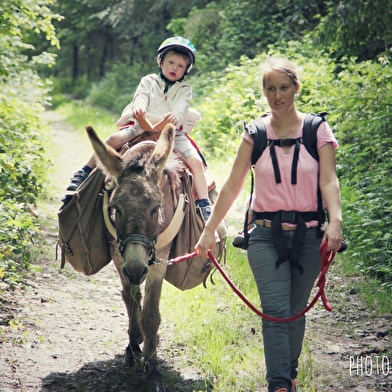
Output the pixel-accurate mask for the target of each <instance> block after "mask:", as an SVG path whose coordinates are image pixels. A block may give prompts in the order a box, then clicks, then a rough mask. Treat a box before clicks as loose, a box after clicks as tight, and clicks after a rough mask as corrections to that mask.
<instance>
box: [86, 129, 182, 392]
mask: <svg viewBox="0 0 392 392" xmlns="http://www.w3.org/2000/svg"><path fill="white" fill-rule="evenodd" d="M86 130H87V133H88V135H89V138H90V141H91V143H92V145H93V148H94V150H95V153H96V157H97V160H98V162H99V164H100V166H101V167H102V168H103V170H104V172H105V173H106V174H110V175H111V176H112V178H114V179H115V181H116V182H117V186H116V188H115V190H114V192H113V194H112V196H111V199H110V207H111V209H112V210H113V211H114V217H113V219H114V222H115V227H116V232H117V242H118V244H116V243H113V244H111V255H112V258H113V261H114V264H115V266H116V268H117V270H118V272H119V275H120V278H121V283H122V287H123V289H122V297H123V300H124V302H125V304H126V307H127V310H128V317H129V329H128V335H129V345H128V347H127V349H126V354H125V359H124V364H125V365H128V366H134V365H135V363H136V361H137V360H140V361H142V363H143V364H144V371H145V373H146V378H147V381H148V383H152V385H153V390H154V391H156V392H163V391H164V385H163V376H162V374H161V373H160V372H159V370H158V359H157V343H158V342H157V332H158V328H159V325H160V321H161V320H160V313H159V302H160V297H161V291H162V283H163V279H164V277H165V273H166V269H167V263H164V262H161V263H159V262H156V257H158V258H159V259H162V260H167V259H168V256H169V252H170V244H168V245H167V246H164V247H163V248H161V249H159V250H157V254H155V252H156V251H155V243H156V240H157V236H158V234H159V233H160V232H162V230H163V229H164V228H165V227H166V226H167V225H168V224H169V222H170V219H171V217H172V216H173V213H174V207H173V203H170V202H167V201H166V202H165V194H169V195H170V198H171V197H172V196H171V195H172V194H173V192H174V188H175V187H176V186H177V183H178V181H179V174H178V173H179V167H180V166H181V162H180V161H178V160H176V159H173V157H172V156H173V155H172V150H173V142H174V132H175V130H174V126H173V125H171V124H168V125H166V126H165V128H164V129H163V131H162V132H161V135H160V137H159V139H158V141H157V142H156V143H154V142H148V141H147V142H141V143H139V144H137V145H136V146H134V147H133V148H131V149H130V150H129V151H128V152H127V153H126V154H125V155H123V156H121V155H120V154H119V153H117V152H116V151H115V150H114V149H112V148H111V147H110V146H108V145H106V144H105V143H103V142H102V141H101V140H100V139H99V138H98V136H97V134H96V133H95V131H94V130H93V129H92V128H91V127H87V128H86ZM170 188H171V189H170ZM142 283H144V284H145V288H144V300H143V306H142V292H141V284H142ZM142 342H143V343H144V345H143V352H142V350H141V349H140V347H139V345H140V344H141V343H142Z"/></svg>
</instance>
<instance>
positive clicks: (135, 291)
mask: <svg viewBox="0 0 392 392" xmlns="http://www.w3.org/2000/svg"><path fill="white" fill-rule="evenodd" d="M113 256H114V257H113V261H114V264H115V266H116V268H117V271H118V273H119V276H120V279H121V284H122V292H121V293H122V298H123V300H124V303H125V306H126V308H127V313H128V336H129V344H128V347H127V348H126V352H125V357H124V366H130V367H132V366H134V365H135V360H136V359H140V358H141V357H142V351H141V349H140V344H141V343H142V342H143V334H142V331H141V328H140V312H141V299H142V294H141V290H140V287H132V288H131V286H130V285H129V284H128V283H127V282H126V281H125V279H124V277H123V275H122V273H121V269H122V264H123V260H122V257H121V256H119V254H115V255H113Z"/></svg>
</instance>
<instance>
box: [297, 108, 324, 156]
mask: <svg viewBox="0 0 392 392" xmlns="http://www.w3.org/2000/svg"><path fill="white" fill-rule="evenodd" d="M327 114H328V113H327V112H322V113H319V114H314V113H310V114H306V115H305V119H304V126H303V131H302V140H303V143H304V146H305V147H306V149H307V150H308V152H309V154H310V155H311V156H312V157H313V158H314V159H315V160H316V161H318V160H319V156H318V151H317V130H318V128H319V126H320V124H321V123H322V122H323V121H326V119H325V116H326V115H327Z"/></svg>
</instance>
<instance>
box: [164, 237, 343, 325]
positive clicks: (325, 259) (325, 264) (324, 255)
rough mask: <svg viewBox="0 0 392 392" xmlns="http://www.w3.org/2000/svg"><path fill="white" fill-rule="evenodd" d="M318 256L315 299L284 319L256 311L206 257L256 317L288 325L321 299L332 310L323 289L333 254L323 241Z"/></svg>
mask: <svg viewBox="0 0 392 392" xmlns="http://www.w3.org/2000/svg"><path fill="white" fill-rule="evenodd" d="M320 254H321V272H320V275H319V278H318V281H317V287H318V291H317V294H316V295H315V297H314V298H313V300H312V302H311V303H310V304H309V305H308V306H307V307H306V308H305V309H304V310H302V311H301V312H299V313H297V314H296V315H294V316H291V317H284V318H278V317H272V316H269V315H268V314H265V313H262V312H261V311H260V310H258V309H257V308H256V307H255V306H254V305H253V304H252V303H251V302H250V301H249V300H248V299H247V298H246V297H245V296H244V295H243V294H242V293H241V291H240V290H239V289H238V288H237V287H236V285H235V284H234V283H233V282H232V281H231V280H230V278H229V277H228V276H227V275H226V273H225V271H223V269H222V267H221V266H220V264H219V262H218V261H217V260H216V259H215V257H214V255H213V254H212V253H211V251H209V252H208V256H209V258H210V259H211V261H212V262H213V263H214V264H215V267H216V268H217V269H218V270H219V272H220V273H221V274H222V276H223V277H224V279H225V280H226V282H227V283H228V284H229V286H230V287H231V288H232V289H233V291H234V292H235V293H236V294H237V295H238V296H239V297H240V298H241V299H242V300H243V301H244V302H245V303H246V305H248V307H249V308H250V309H251V310H252V311H253V312H254V313H256V314H257V315H258V316H260V317H262V318H263V319H266V320H269V321H274V322H277V323H288V322H290V321H294V320H296V319H298V318H300V317H302V316H303V315H304V314H305V313H306V312H308V311H309V310H310V309H311V308H312V307H313V306H314V304H315V303H316V302H317V300H318V299H319V298H320V297H321V299H322V301H323V304H324V307H325V309H326V310H328V311H329V312H330V311H331V310H332V307H331V305H330V304H329V302H328V299H327V296H326V295H325V292H324V288H325V275H326V274H327V272H328V269H329V266H330V265H331V263H332V260H333V259H334V257H335V252H327V242H326V241H324V242H323V243H322V244H321V246H320ZM195 256H197V255H196V252H193V253H188V254H185V255H184V256H180V257H177V258H175V259H172V260H170V261H169V264H177V263H180V262H182V261H185V260H188V259H191V258H192V257H195Z"/></svg>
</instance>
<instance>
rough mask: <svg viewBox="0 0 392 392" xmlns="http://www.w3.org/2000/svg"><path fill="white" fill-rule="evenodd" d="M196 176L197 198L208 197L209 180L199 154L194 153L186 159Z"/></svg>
mask: <svg viewBox="0 0 392 392" xmlns="http://www.w3.org/2000/svg"><path fill="white" fill-rule="evenodd" d="M186 161H187V163H188V165H189V167H190V169H191V172H192V174H193V178H194V180H193V181H194V182H193V184H194V187H195V193H196V195H197V200H201V199H208V187H207V180H206V176H205V171H204V165H203V162H202V160H201V158H200V156H199V155H192V156H190V157H188V158H187V159H186Z"/></svg>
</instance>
